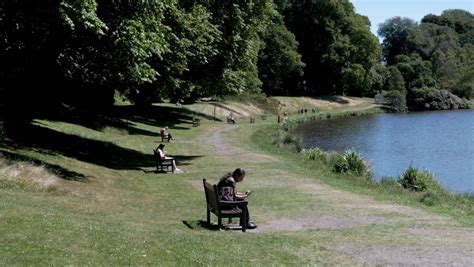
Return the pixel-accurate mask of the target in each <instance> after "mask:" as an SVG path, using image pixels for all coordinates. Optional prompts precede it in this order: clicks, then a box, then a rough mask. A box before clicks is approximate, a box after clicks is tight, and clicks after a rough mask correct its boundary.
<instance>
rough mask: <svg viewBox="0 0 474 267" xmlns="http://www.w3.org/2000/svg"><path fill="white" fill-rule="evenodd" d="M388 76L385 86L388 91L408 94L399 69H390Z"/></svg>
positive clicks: (391, 67)
mask: <svg viewBox="0 0 474 267" xmlns="http://www.w3.org/2000/svg"><path fill="white" fill-rule="evenodd" d="M386 75H387V76H386V77H385V85H384V89H385V90H386V91H399V92H402V93H404V94H406V88H405V80H404V79H403V76H402V74H401V72H400V71H399V70H398V68H396V67H394V66H390V67H388V68H387V72H386Z"/></svg>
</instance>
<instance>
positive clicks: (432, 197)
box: [420, 191, 439, 206]
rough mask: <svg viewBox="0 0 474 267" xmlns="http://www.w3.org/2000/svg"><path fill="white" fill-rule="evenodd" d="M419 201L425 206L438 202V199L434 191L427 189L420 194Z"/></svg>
mask: <svg viewBox="0 0 474 267" xmlns="http://www.w3.org/2000/svg"><path fill="white" fill-rule="evenodd" d="M420 202H422V203H424V204H425V205H427V206H434V205H436V204H437V203H438V202H439V199H438V196H437V195H436V194H435V193H434V192H432V191H427V192H426V193H424V194H423V195H422V196H421V198H420Z"/></svg>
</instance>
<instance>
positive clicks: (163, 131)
mask: <svg viewBox="0 0 474 267" xmlns="http://www.w3.org/2000/svg"><path fill="white" fill-rule="evenodd" d="M168 130H169V129H168V126H166V127H165V128H161V130H160V133H161V138H162V139H163V138H165V139H168V140H174V139H173V137H172V136H171V134H170V133H169V132H168Z"/></svg>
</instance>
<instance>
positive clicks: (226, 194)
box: [217, 168, 257, 229]
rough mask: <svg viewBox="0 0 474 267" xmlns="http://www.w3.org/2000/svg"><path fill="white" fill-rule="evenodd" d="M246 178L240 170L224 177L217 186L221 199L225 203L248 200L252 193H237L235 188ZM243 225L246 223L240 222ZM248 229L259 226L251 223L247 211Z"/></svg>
mask: <svg viewBox="0 0 474 267" xmlns="http://www.w3.org/2000/svg"><path fill="white" fill-rule="evenodd" d="M244 177H245V171H244V170H242V169H240V168H238V169H235V170H234V172H232V173H227V174H226V175H224V176H223V177H222V178H221V179H220V180H219V183H218V184H217V190H218V191H219V199H220V200H224V201H238V200H245V199H247V198H248V197H249V196H250V194H251V193H252V192H251V191H246V192H245V193H240V192H237V189H236V187H235V184H236V183H239V182H242V181H243V180H244ZM240 223H241V224H242V223H244V222H240ZM245 223H247V229H255V228H257V225H256V224H254V223H252V222H250V216H249V212H248V209H247V222H245Z"/></svg>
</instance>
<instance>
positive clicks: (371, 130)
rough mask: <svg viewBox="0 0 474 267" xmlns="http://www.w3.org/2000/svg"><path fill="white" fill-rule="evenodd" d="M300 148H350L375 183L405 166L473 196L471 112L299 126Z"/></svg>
mask: <svg viewBox="0 0 474 267" xmlns="http://www.w3.org/2000/svg"><path fill="white" fill-rule="evenodd" d="M296 133H297V135H298V136H300V138H301V140H302V146H303V148H306V149H307V148H312V147H319V148H320V149H322V150H326V151H328V150H333V151H339V152H341V151H344V150H346V149H350V148H354V149H355V150H356V151H358V152H359V153H361V155H362V157H363V158H364V160H366V161H369V162H370V164H371V166H372V169H373V174H374V179H375V180H380V179H381V178H382V177H386V176H391V177H398V176H400V175H401V174H402V173H403V172H404V171H405V170H406V169H407V168H408V167H409V166H410V165H411V166H413V167H416V168H418V169H419V170H428V171H430V172H432V173H433V174H434V176H435V178H436V179H437V180H438V181H439V182H440V183H441V185H443V186H444V187H445V188H446V189H447V190H449V191H451V192H454V193H468V194H471V195H473V194H474V111H473V110H459V111H436V112H414V113H406V114H379V115H370V116H360V117H349V118H337V119H331V120H319V121H313V122H310V123H304V124H301V125H299V126H298V128H297V129H296Z"/></svg>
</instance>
